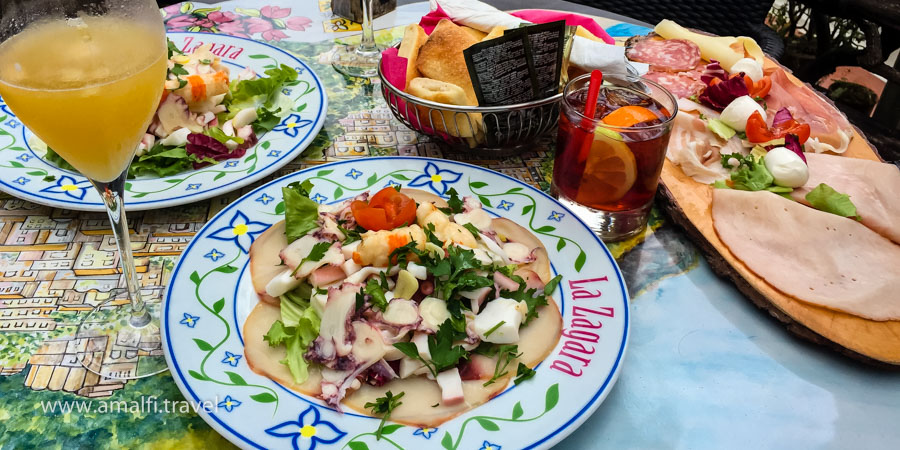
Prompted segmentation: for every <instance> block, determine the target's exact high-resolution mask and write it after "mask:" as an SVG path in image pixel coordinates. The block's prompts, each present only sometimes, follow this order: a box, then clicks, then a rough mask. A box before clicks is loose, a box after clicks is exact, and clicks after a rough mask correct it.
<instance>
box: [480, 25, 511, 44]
mask: <svg viewBox="0 0 900 450" xmlns="http://www.w3.org/2000/svg"><path fill="white" fill-rule="evenodd" d="M504 31H506V28H505V27H502V26H500V25H496V26H494V28H491V32H490V33H488V34H486V35H484V37H483V38H481V42H484V41H488V40H491V39H494V38H498V37H500V36H503V32H504Z"/></svg>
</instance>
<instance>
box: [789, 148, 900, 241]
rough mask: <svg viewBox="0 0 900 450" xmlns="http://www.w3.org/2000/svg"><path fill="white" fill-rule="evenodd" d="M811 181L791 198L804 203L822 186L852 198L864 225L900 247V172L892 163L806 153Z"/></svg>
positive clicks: (797, 190) (795, 190) (796, 190)
mask: <svg viewBox="0 0 900 450" xmlns="http://www.w3.org/2000/svg"><path fill="white" fill-rule="evenodd" d="M806 162H807V164H808V165H809V180H808V181H807V182H806V185H804V186H803V187H801V188H798V189H794V192H792V193H791V196H793V197H794V199H795V200H797V201H798V202H802V203H808V202H807V201H806V198H805V197H806V194H808V193H809V191H811V190H813V189H815V187H816V186H818V185H819V183H825V184H827V185H829V186H831V187H832V188H834V190H836V191H838V192H840V193H842V194H847V195H849V196H850V201H852V202H853V204H854V205H855V206H856V212H857V214H859V216H860V218H861V219H862V223H863V225H865V226H867V227H869V228H871V229H872V230H874V231H875V232H877V233H878V234H880V235H882V236H884V237H886V238H888V239H890V240H892V241H894V242H896V243H898V244H900V170H898V169H897V166H895V165H893V164H886V163H881V162H877V161H869V160H865V159H857V158H847V157H844V156H835V155H828V154H814V153H807V154H806Z"/></svg>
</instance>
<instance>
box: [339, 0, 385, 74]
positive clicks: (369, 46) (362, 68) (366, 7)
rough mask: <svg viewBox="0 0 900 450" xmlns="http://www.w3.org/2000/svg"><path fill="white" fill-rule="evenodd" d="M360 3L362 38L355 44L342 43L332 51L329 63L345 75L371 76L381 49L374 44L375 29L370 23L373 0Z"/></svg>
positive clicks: (375, 71) (364, 0) (375, 68)
mask: <svg viewBox="0 0 900 450" xmlns="http://www.w3.org/2000/svg"><path fill="white" fill-rule="evenodd" d="M359 1H360V2H361V3H362V10H363V14H362V15H363V23H362V40H361V42H360V44H359V45H357V46H350V45H344V46H341V47H338V48H337V49H336V50H335V52H334V58H333V60H332V63H331V65H332V66H334V68H335V69H336V70H337V71H338V72H340V73H342V74H344V75H347V76H351V77H358V78H372V77H374V76H376V75H378V63H379V62H381V50H379V49H378V47H377V46H376V45H375V29H374V25H373V24H372V20H373V18H372V14H373V13H372V6H373V2H374V0H359Z"/></svg>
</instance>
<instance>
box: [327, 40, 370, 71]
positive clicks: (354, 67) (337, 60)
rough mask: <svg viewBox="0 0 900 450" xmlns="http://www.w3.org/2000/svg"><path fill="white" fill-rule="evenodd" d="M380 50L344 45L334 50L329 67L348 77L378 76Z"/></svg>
mask: <svg viewBox="0 0 900 450" xmlns="http://www.w3.org/2000/svg"><path fill="white" fill-rule="evenodd" d="M379 62H381V50H380V49H379V48H378V47H374V49H372V50H366V49H363V48H361V47H359V46H354V45H345V46H341V47H338V48H337V49H335V50H334V53H333V55H332V59H331V65H332V66H334V69H335V70H337V71H338V72H340V73H342V74H344V75H347V76H349V77H357V78H372V77H375V76H378V63H379Z"/></svg>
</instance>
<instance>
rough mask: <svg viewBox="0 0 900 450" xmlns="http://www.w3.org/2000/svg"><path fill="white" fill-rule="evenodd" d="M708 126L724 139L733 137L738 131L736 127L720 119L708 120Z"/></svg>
mask: <svg viewBox="0 0 900 450" xmlns="http://www.w3.org/2000/svg"><path fill="white" fill-rule="evenodd" d="M706 128H708V129H709V131H712V132H713V133H716V135H717V136H719V137H720V138H722V139H724V140H726V141H727V140H729V139H731V137H732V136H734V135H735V133H737V132H736V131H735V130H734V128H731V127H730V126H728V124H726V123H725V122H722V121H721V120H719V119H709V120H707V121H706Z"/></svg>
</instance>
